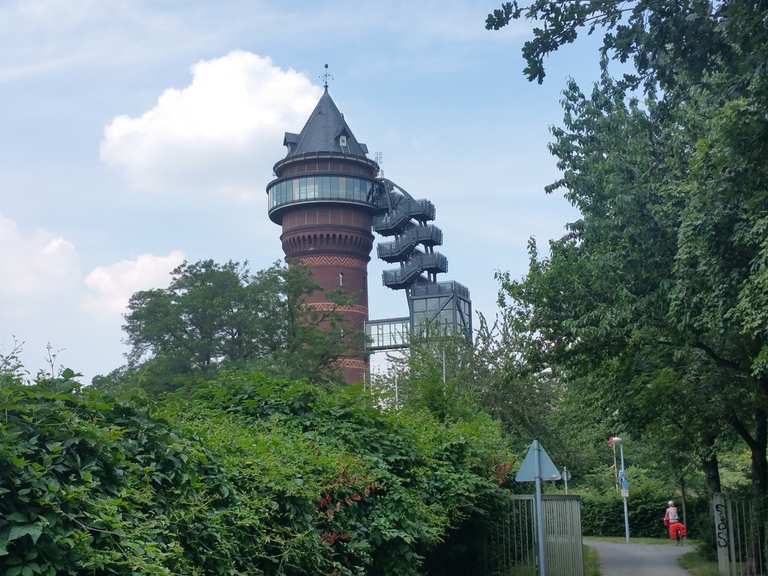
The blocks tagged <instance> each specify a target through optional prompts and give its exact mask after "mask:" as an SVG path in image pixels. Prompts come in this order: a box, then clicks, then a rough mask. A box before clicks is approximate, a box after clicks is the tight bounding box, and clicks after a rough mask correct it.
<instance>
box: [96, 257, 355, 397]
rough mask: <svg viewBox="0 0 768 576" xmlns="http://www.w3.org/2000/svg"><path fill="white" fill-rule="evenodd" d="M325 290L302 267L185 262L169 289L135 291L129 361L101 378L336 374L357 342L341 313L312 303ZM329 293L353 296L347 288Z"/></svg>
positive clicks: (175, 381) (337, 298)
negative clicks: (237, 372)
mask: <svg viewBox="0 0 768 576" xmlns="http://www.w3.org/2000/svg"><path fill="white" fill-rule="evenodd" d="M317 289H318V287H317V285H316V284H315V283H314V282H313V281H312V279H311V277H310V274H309V271H308V270H307V269H306V268H303V267H300V266H292V267H290V268H289V267H283V266H280V265H275V266H272V267H270V268H267V269H265V270H262V271H259V272H257V273H256V274H251V273H250V272H249V270H248V268H247V266H246V264H244V263H239V262H226V263H224V264H218V263H216V262H214V261H212V260H203V261H200V262H195V263H188V262H185V263H183V264H182V265H181V266H179V267H178V268H176V270H174V271H173V273H172V280H171V283H170V285H169V286H168V288H161V289H154V290H145V291H141V292H137V293H136V294H134V295H133V296H132V297H131V299H130V302H129V305H128V313H127V314H126V316H125V325H124V330H125V332H126V334H127V337H128V338H127V339H128V343H129V344H130V346H131V350H130V353H129V356H128V357H129V364H128V366H127V367H123V368H120V369H118V370H117V371H115V372H113V373H112V374H110V375H108V376H106V377H99V378H98V379H96V380H95V383H96V384H97V385H99V386H101V387H113V386H115V385H117V384H119V383H120V382H122V381H125V379H129V380H131V379H133V380H135V379H138V380H140V381H144V382H147V383H155V384H153V385H155V386H156V385H157V384H156V383H157V382H162V381H165V384H162V385H161V387H162V388H174V387H176V386H178V385H179V384H180V383H181V381H183V379H184V378H186V377H187V376H188V375H194V374H206V373H209V372H211V371H213V370H216V369H218V368H219V367H220V366H222V365H224V364H228V365H243V364H258V365H259V366H261V367H262V368H264V369H268V370H270V371H271V372H273V373H280V374H283V375H286V376H290V377H297V378H301V377H306V378H310V379H312V380H331V379H333V378H334V377H335V368H334V360H335V359H336V358H337V357H338V356H339V354H341V353H342V352H343V351H344V350H346V347H347V346H348V345H349V344H350V343H349V342H346V341H342V338H341V336H340V333H341V329H342V323H341V319H340V316H339V314H337V313H336V312H335V311H333V310H331V311H327V312H326V311H323V312H317V311H315V310H314V309H313V308H311V307H308V306H306V299H307V297H308V296H309V295H311V294H312V293H313V292H315V291H316V290H317ZM329 297H330V298H331V299H332V301H334V302H337V303H338V304H339V305H341V304H343V303H344V302H345V296H344V295H343V294H337V293H334V294H329ZM180 378H181V379H180Z"/></svg>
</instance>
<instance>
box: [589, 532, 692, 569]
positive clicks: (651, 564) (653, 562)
mask: <svg viewBox="0 0 768 576" xmlns="http://www.w3.org/2000/svg"><path fill="white" fill-rule="evenodd" d="M584 543H585V544H586V545H587V546H591V547H592V548H595V549H596V550H597V553H598V554H599V555H600V569H601V570H602V573H603V576H689V574H688V572H686V571H685V570H683V569H682V568H680V567H679V566H678V565H677V558H678V557H679V556H681V555H682V554H685V553H686V552H690V551H692V550H693V549H694V547H693V546H675V545H665V544H615V543H613V542H600V541H599V540H585V541H584Z"/></svg>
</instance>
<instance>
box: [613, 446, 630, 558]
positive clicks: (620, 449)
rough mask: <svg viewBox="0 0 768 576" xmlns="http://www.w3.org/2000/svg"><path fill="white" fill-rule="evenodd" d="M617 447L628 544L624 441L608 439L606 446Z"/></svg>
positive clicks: (625, 532) (627, 486) (627, 490)
mask: <svg viewBox="0 0 768 576" xmlns="http://www.w3.org/2000/svg"><path fill="white" fill-rule="evenodd" d="M617 445H618V447H619V454H620V456H621V470H619V485H620V486H621V499H622V500H623V501H624V538H625V540H626V541H627V544H629V512H628V511H627V498H629V481H628V480H627V471H626V469H625V468H624V441H623V440H622V439H621V438H619V437H618V436H611V437H610V438H608V446H610V447H611V448H613V449H614V453H615V449H616V446H617Z"/></svg>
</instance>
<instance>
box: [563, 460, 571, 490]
mask: <svg viewBox="0 0 768 576" xmlns="http://www.w3.org/2000/svg"><path fill="white" fill-rule="evenodd" d="M562 477H563V482H565V495H566V496H568V480H570V479H571V473H570V472H568V468H566V467H565V466H563V473H562Z"/></svg>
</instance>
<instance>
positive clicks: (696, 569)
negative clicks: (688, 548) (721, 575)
mask: <svg viewBox="0 0 768 576" xmlns="http://www.w3.org/2000/svg"><path fill="white" fill-rule="evenodd" d="M677 561H678V563H679V564H680V566H682V567H683V568H685V569H686V570H688V572H690V573H691V574H692V575H693V576H718V573H717V562H713V561H712V560H708V559H706V558H705V557H704V556H702V554H701V553H700V552H698V551H695V552H688V554H683V555H682V556H680V558H679V559H678V560H677Z"/></svg>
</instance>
